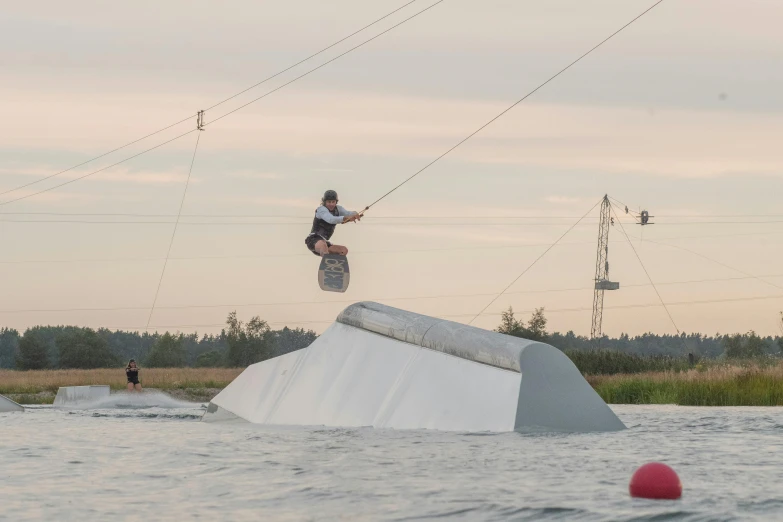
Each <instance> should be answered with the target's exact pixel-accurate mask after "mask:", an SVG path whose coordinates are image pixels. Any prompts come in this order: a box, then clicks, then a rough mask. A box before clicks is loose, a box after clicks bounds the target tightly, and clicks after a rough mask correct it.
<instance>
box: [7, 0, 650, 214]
mask: <svg viewBox="0 0 783 522" xmlns="http://www.w3.org/2000/svg"><path fill="white" fill-rule="evenodd" d="M444 1H445V0H438V1H437V2H435V3H433V4H431V5H429V6H427V7H425V8H424V9H422V10H421V11H418V12H417V13H414V14H413V15H411V16H409V17H408V18H405V19H404V20H402V21H401V22H399V23H397V24H395V25H393V26H391V27H390V28H388V29H386V30H385V31H382V32H380V33H378V34H376V35H375V36H373V37H371V38H368V39H367V40H365V41H363V42H362V43H360V44H358V45H356V46H354V47H351V48H350V49H348V50H347V51H345V52H344V53H342V54H339V55H337V56H336V57H334V58H332V59H331V60H328V61H326V62H324V63H322V64H321V65H319V66H317V67H314V68H313V69H310V70H309V71H307V72H306V73H304V74H301V75H299V76H297V77H295V78H294V79H293V80H290V81H288V82H286V83H284V84H282V85H280V86H279V87H276V88H274V89H272V90H270V91H268V92H267V93H266V94H263V95H262V96H259V97H258V98H255V99H253V100H251V101H250V102H248V103H245V104H244V105H240V106H239V107H237V108H236V109H233V110H231V111H229V112H227V113H225V114H223V115H222V116H219V117H217V118H215V119H214V120H212V121H211V122H206V123H204V124H203V125H202V127H207V126H209V125H211V124H213V123H215V122H217V121H219V120H222V119H223V118H225V117H226V116H229V115H231V114H234V113H235V112H237V111H239V110H241V109H244V108H245V107H247V106H248V105H251V104H253V103H255V102H257V101H259V100H262V99H264V98H266V97H267V96H269V95H270V94H273V93H275V92H277V91H279V90H280V89H283V88H284V87H287V86H288V85H291V84H292V83H294V82H296V81H299V80H301V79H302V78H304V77H305V76H308V75H310V74H312V73H314V72H315V71H317V70H319V69H321V68H322V67H325V66H326V65H328V64H330V63H332V62H334V61H335V60H338V59H340V58H342V57H343V56H345V55H346V54H348V53H351V52H353V51H355V50H356V49H358V48H360V47H362V46H364V45H365V44H367V43H369V42H372V41H373V40H375V39H377V38H379V37H381V36H383V35H384V34H386V33H388V32H390V31H392V30H394V29H396V28H397V27H399V26H401V25H403V24H404V23H406V22H408V21H410V20H412V19H414V18H416V17H417V16H419V15H421V14H423V13H425V12H426V11H429V10H430V9H432V8H433V7H435V6H436V5H438V4H441V3H443V2H444ZM660 1H663V0H660ZM196 130H198V129H193V130H190V131H188V132H186V133H184V134H180V135H179V136H176V137H174V138H172V139H170V140H167V141H165V142H163V143H161V144H159V145H156V146H154V147H151V148H149V149H146V150H144V151H142V152H139V153H138V154H134V155H133V156H130V157H128V158H125V159H123V160H121V161H118V162H116V163H114V164H112V165H109V166H108V167H104V168H101V169H98V170H96V171H93V172H90V173H87V174H84V175H82V176H79V177H77V178H74V179H72V180H69V181H66V182H64V183H60V184H59V185H54V186H52V187H49V188H47V189H44V190H40V191H38V192H33V193H32V194H27V195H25V196H20V197H17V198H15V199H10V200H7V201H3V202H0V206H3V205H8V204H10V203H15V202H17V201H21V200H23V199H28V198H31V197H33V196H37V195H39V194H43V193H45V192H49V191H51V190H55V189H58V188H60V187H64V186H65V185H69V184H71V183H74V182H76V181H79V180H82V179H84V178H87V177H90V176H92V175H94V174H98V173H99V172H103V171H105V170H107V169H110V168H112V167H116V166H117V165H119V164H121V163H125V162H126V161H129V160H131V159H133V158H136V157H138V156H141V155H142V154H146V153H147V152H150V151H152V150H155V149H157V148H160V147H162V146H163V145H166V144H168V143H171V142H172V141H175V140H178V139H180V138H182V137H184V136H187V135H188V134H190V133H192V132H196Z"/></svg>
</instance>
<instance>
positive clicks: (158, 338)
mask: <svg viewBox="0 0 783 522" xmlns="http://www.w3.org/2000/svg"><path fill="white" fill-rule="evenodd" d="M316 337H317V335H316V333H315V332H314V331H312V330H304V329H302V328H295V329H291V328H287V327H286V328H283V329H282V330H272V329H271V328H270V327H269V324H268V323H267V322H266V321H263V320H261V319H260V318H259V317H257V316H256V317H252V318H251V319H250V321H248V322H247V323H243V322H242V321H240V320H239V318H238V317H237V314H236V312H231V313H230V314H229V315H228V318H227V319H226V327H225V328H223V330H222V331H221V332H220V334H217V335H206V334H205V335H202V336H199V334H198V333H193V334H187V335H186V334H182V333H170V332H165V333H163V334H159V333H158V332H155V333H148V332H143V333H141V332H128V331H121V330H118V331H111V330H108V329H106V328H99V329H97V330H94V329H92V328H82V327H77V326H35V327H32V328H28V329H27V330H25V332H24V333H23V334H21V335H20V334H19V332H18V331H17V330H14V329H11V328H0V368H7V369H17V370H43V369H57V368H63V369H65V368H80V369H82V368H83V369H89V368H110V367H116V366H124V365H125V364H127V362H128V361H129V360H130V359H135V360H136V361H137V362H138V363H139V364H140V365H142V366H146V367H161V368H174V367H184V366H193V367H221V366H228V367H245V366H248V365H250V364H253V363H257V362H259V361H263V360H266V359H269V358H271V357H277V356H278V355H283V354H286V353H289V352H292V351H294V350H298V349H300V348H304V347H306V346H309V345H310V344H311V343H312V342H313V341H314V340H315V339H316Z"/></svg>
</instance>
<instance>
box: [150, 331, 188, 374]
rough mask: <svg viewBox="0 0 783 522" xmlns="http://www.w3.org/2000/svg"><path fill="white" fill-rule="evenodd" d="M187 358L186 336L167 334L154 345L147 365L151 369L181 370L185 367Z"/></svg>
mask: <svg viewBox="0 0 783 522" xmlns="http://www.w3.org/2000/svg"><path fill="white" fill-rule="evenodd" d="M185 358H186V353H185V336H184V335H182V334H179V335H172V334H170V333H168V332H166V333H164V334H163V335H162V336H160V337H158V340H157V341H155V344H153V345H152V349H151V350H150V353H149V355H147V358H146V359H145V365H146V366H149V367H150V368H181V367H183V366H185Z"/></svg>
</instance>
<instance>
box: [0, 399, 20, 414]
mask: <svg viewBox="0 0 783 522" xmlns="http://www.w3.org/2000/svg"><path fill="white" fill-rule="evenodd" d="M12 411H24V406H22V405H21V404H17V403H15V402H14V401H12V400H11V399H9V398H8V397H6V396H4V395H0V413H8V412H12Z"/></svg>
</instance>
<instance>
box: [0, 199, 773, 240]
mask: <svg viewBox="0 0 783 522" xmlns="http://www.w3.org/2000/svg"><path fill="white" fill-rule="evenodd" d="M609 199H613V198H612V197H611V196H610V197H609ZM621 210H622V209H621ZM3 215H4V216H66V217H70V216H94V217H135V218H167V217H175V216H176V214H141V213H135V212H3ZM181 217H183V218H186V217H190V218H214V219H230V218H236V219H263V218H266V219H273V218H275V219H283V218H285V219H312V216H310V215H309V214H308V215H303V214H182V216H181ZM578 217H579V216H557V215H547V214H541V215H525V216H513V215H512V216H504V215H496V216H487V215H482V216H466V215H464V214H460V215H453V216H450V215H438V216H433V215H428V216H419V215H405V216H385V215H374V216H367V217H366V219H371V220H372V219H459V218H462V219H467V218H469V219H471V220H473V219H576V218H578ZM779 217H783V214H699V215H694V214H671V215H660V214H656V218H661V219H665V218H691V219H706V218H779ZM586 219H595V220H597V219H598V218H593V217H587V218H586ZM775 222H777V221H775ZM694 223H697V224H698V223H699V222H694ZM718 223H729V224H734V223H735V222H733V221H719V222H718ZM737 223H740V224H745V223H752V222H747V221H739V222H737ZM632 237H633V236H632Z"/></svg>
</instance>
